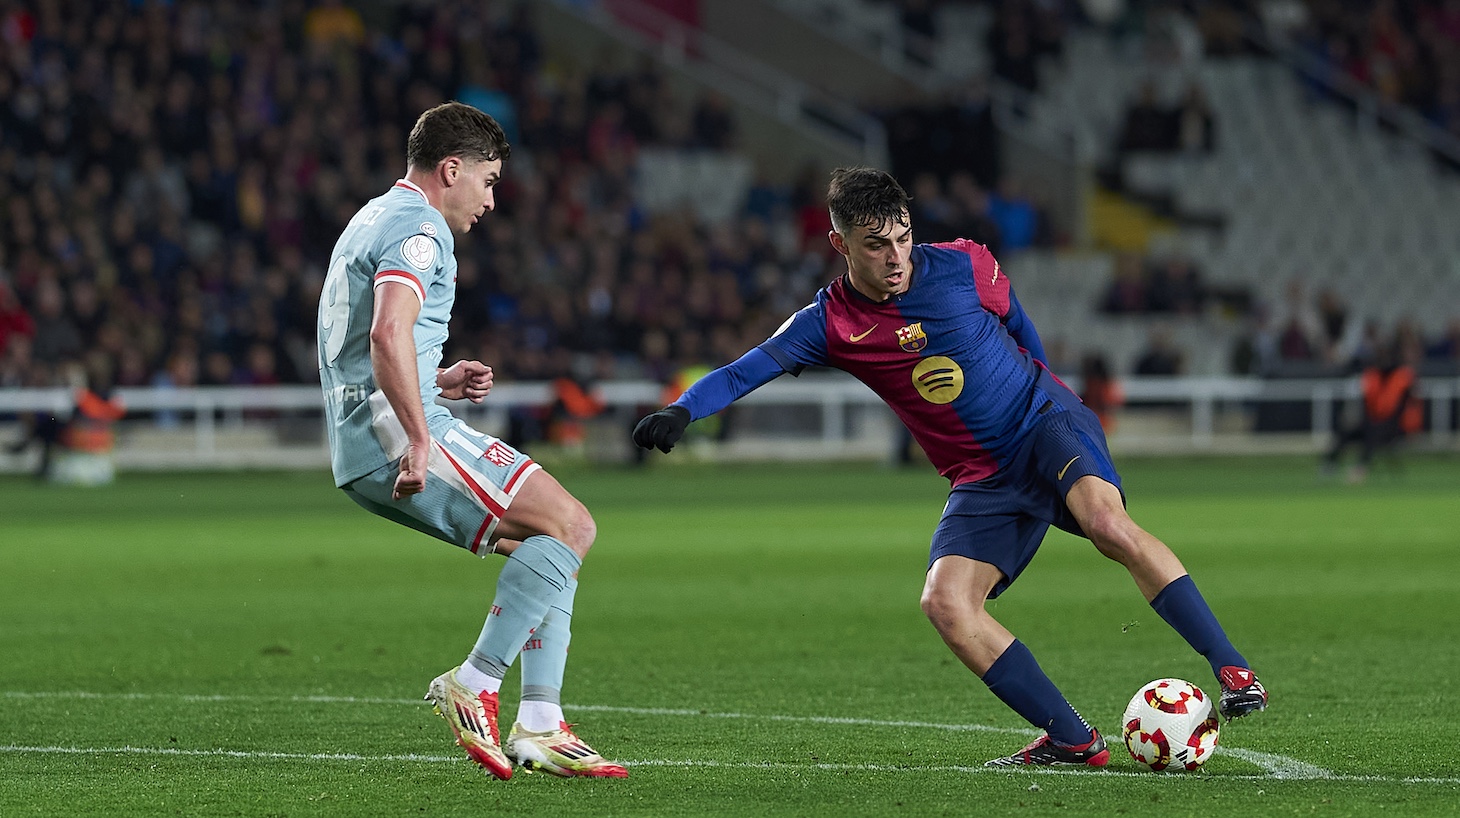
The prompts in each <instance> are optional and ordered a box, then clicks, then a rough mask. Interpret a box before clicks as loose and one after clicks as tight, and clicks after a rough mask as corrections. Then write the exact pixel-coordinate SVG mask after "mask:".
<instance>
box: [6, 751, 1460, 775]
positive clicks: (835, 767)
mask: <svg viewBox="0 0 1460 818" xmlns="http://www.w3.org/2000/svg"><path fill="white" fill-rule="evenodd" d="M0 753H16V754H55V755H158V756H192V757H196V756H206V757H217V758H239V759H251V758H255V759H264V760H285V761H363V762H380V761H386V762H401V761H406V762H415V763H425V764H458V763H463V762H465V761H466V759H465V758H464V757H462V756H438V755H423V754H420V753H405V754H400V755H378V756H367V755H359V754H356V753H281V752H271V751H264V750H221V749H219V750H189V749H183V748H178V747H132V746H130V745H128V746H122V747H41V746H27V745H20V744H9V745H0ZM621 763H622V764H623V765H624V766H626V767H630V768H634V767H666V768H690V767H706V768H723V769H736V770H786V771H792V772H798V771H807V770H815V771H818V772H879V773H881V772H885V773H959V774H964V775H1076V776H1091V777H1097V778H1142V779H1146V780H1160V781H1182V780H1190V779H1192V778H1199V777H1202V776H1201V775H1200V774H1197V775H1194V776H1192V775H1181V774H1176V773H1173V774H1167V775H1159V774H1152V773H1141V772H1129V771H1125V770H1092V769H1082V768H1073V767H1071V768H1050V767H1039V768H1031V769H1025V770H1013V769H1009V768H1006V767H982V766H980V767H968V766H962V765H954V764H945V765H915V764H833V763H826V762H820V763H815V764H801V763H796V762H788V761H753V762H750V761H703V760H694V759H663V758H660V759H644V760H639V761H624V762H621ZM1315 769H1316V768H1315ZM1323 772H1325V773H1326V771H1323ZM1213 777H1214V778H1218V777H1219V778H1220V779H1221V780H1223V781H1227V780H1238V781H1271V780H1273V778H1274V777H1273V776H1271V775H1251V774H1249V775H1222V776H1213ZM1282 780H1285V781H1353V782H1368V783H1388V784H1450V785H1460V778H1390V777H1385V776H1379V775H1335V774H1333V773H1327V774H1325V775H1319V776H1314V777H1311V778H1309V777H1303V776H1299V775H1287V776H1283V777H1282Z"/></svg>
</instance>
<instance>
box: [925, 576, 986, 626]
mask: <svg viewBox="0 0 1460 818" xmlns="http://www.w3.org/2000/svg"><path fill="white" fill-rule="evenodd" d="M920 605H921V607H922V609H923V615H924V616H926V617H928V621H930V622H932V623H933V627H934V628H937V629H938V631H939V632H940V633H941V632H942V631H944V630H946V629H948V628H951V627H953V626H954V625H956V624H957V623H959V622H966V621H967V620H968V619H969V618H970V617H972V616H975V615H977V613H978V612H979V610H980V609H979V606H977V605H973V604H971V603H970V602H969V600H968V599H967V598H966V597H965V596H963V595H961V594H957V593H952V592H950V591H948V590H946V589H943V588H939V587H937V586H934V585H931V584H929V585H926V586H924V587H923V597H922V599H921V600H920Z"/></svg>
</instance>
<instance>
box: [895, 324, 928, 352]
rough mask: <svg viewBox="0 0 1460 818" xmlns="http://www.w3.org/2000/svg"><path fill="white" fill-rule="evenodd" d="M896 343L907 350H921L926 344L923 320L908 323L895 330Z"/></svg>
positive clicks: (926, 337)
mask: <svg viewBox="0 0 1460 818" xmlns="http://www.w3.org/2000/svg"><path fill="white" fill-rule="evenodd" d="M897 345H898V346H900V347H902V348H903V350H904V351H907V352H921V351H922V349H923V347H925V346H927V345H928V336H927V334H926V333H924V332H923V322H922V321H919V322H917V323H916V324H908V325H907V326H905V327H903V328H902V329H899V330H898V331H897Z"/></svg>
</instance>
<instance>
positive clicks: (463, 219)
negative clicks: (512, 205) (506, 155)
mask: <svg viewBox="0 0 1460 818" xmlns="http://www.w3.org/2000/svg"><path fill="white" fill-rule="evenodd" d="M453 163H454V164H453ZM443 171H444V172H445V173H446V175H447V178H448V179H449V180H450V184H448V185H447V187H446V195H445V197H444V198H445V205H446V207H445V212H443V213H442V214H441V215H443V216H445V217H446V224H447V226H448V227H450V228H451V232H453V233H465V232H467V231H469V230H471V226H472V225H474V224H476V223H477V220H478V219H480V218H482V217H483V216H485V215H487V211H489V210H493V209H495V208H496V206H497V200H496V197H495V196H493V190H492V189H493V188H494V187H495V186H496V184H497V180H498V179H501V178H502V160H501V159H493V160H491V161H488V162H481V161H467V160H462V159H457V158H455V157H453V158H451V159H447V160H445V167H444V168H443Z"/></svg>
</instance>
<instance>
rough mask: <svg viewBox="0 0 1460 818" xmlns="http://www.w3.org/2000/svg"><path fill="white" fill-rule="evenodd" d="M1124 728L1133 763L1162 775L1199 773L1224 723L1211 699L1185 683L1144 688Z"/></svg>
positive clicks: (1167, 681) (1161, 681) (1172, 681)
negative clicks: (1168, 771)
mask: <svg viewBox="0 0 1460 818" xmlns="http://www.w3.org/2000/svg"><path fill="white" fill-rule="evenodd" d="M1121 724H1122V725H1123V729H1122V733H1123V734H1124V736H1125V746H1126V749H1127V750H1130V755H1131V758H1134V759H1135V760H1136V761H1138V762H1140V763H1141V764H1144V765H1146V766H1147V767H1150V768H1151V769H1153V770H1156V771H1157V772H1160V771H1163V770H1172V771H1177V770H1195V769H1197V768H1198V767H1200V766H1201V765H1203V764H1205V763H1206V761H1207V759H1209V758H1211V756H1212V752H1213V751H1215V750H1216V749H1217V732H1218V730H1219V728H1220V724H1219V723H1218V721H1217V711H1216V708H1215V707H1213V706H1212V700H1211V698H1209V697H1208V696H1207V694H1205V693H1203V692H1202V691H1201V688H1199V687H1197V686H1196V685H1194V684H1192V683H1191V682H1187V681H1183V680H1181V679H1157V680H1156V681H1154V682H1151V683H1150V684H1148V685H1146V686H1145V687H1143V688H1141V689H1140V690H1139V691H1137V692H1136V695H1135V697H1134V698H1132V699H1131V700H1130V704H1128V705H1126V708H1125V718H1123V719H1122V720H1121Z"/></svg>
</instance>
